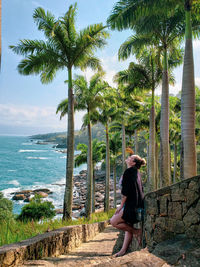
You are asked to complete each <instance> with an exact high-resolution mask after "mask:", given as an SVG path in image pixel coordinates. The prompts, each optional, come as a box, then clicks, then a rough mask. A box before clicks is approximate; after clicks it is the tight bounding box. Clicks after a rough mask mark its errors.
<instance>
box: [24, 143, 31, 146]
mask: <svg viewBox="0 0 200 267" xmlns="http://www.w3.org/2000/svg"><path fill="white" fill-rule="evenodd" d="M22 145H23V146H32V145H33V144H32V143H22Z"/></svg>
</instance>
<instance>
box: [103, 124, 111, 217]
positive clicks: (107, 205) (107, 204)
mask: <svg viewBox="0 0 200 267" xmlns="http://www.w3.org/2000/svg"><path fill="white" fill-rule="evenodd" d="M109 209H110V148H109V135H108V124H106V184H105V205H104V211H105V212H108V211H109Z"/></svg>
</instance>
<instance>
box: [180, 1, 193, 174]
mask: <svg viewBox="0 0 200 267" xmlns="http://www.w3.org/2000/svg"><path fill="white" fill-rule="evenodd" d="M190 2H191V1H189V0H187V1H185V4H186V5H185V6H186V10H185V15H186V31H185V37H186V41H185V55H184V65H183V79H182V95H181V136H182V141H183V153H184V160H183V161H184V167H183V175H184V178H189V177H192V176H195V175H196V174H197V156H196V141H195V82H194V60H193V47H192V28H191V4H190Z"/></svg>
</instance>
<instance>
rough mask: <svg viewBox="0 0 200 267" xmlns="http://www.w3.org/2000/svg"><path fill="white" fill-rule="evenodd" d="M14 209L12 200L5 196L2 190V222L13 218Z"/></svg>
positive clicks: (0, 206) (0, 200)
mask: <svg viewBox="0 0 200 267" xmlns="http://www.w3.org/2000/svg"><path fill="white" fill-rule="evenodd" d="M12 210H13V204H12V201H11V200H8V199H6V198H4V197H3V194H2V193H1V192H0V224H1V223H2V222H3V221H9V220H10V219H13V213H12Z"/></svg>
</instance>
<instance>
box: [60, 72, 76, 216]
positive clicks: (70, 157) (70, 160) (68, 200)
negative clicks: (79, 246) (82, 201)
mask: <svg viewBox="0 0 200 267" xmlns="http://www.w3.org/2000/svg"><path fill="white" fill-rule="evenodd" d="M73 169H74V94H73V88H72V70H71V68H69V69H68V130H67V163H66V185H65V194H64V204H63V220H66V219H71V216H72V202H73Z"/></svg>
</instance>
